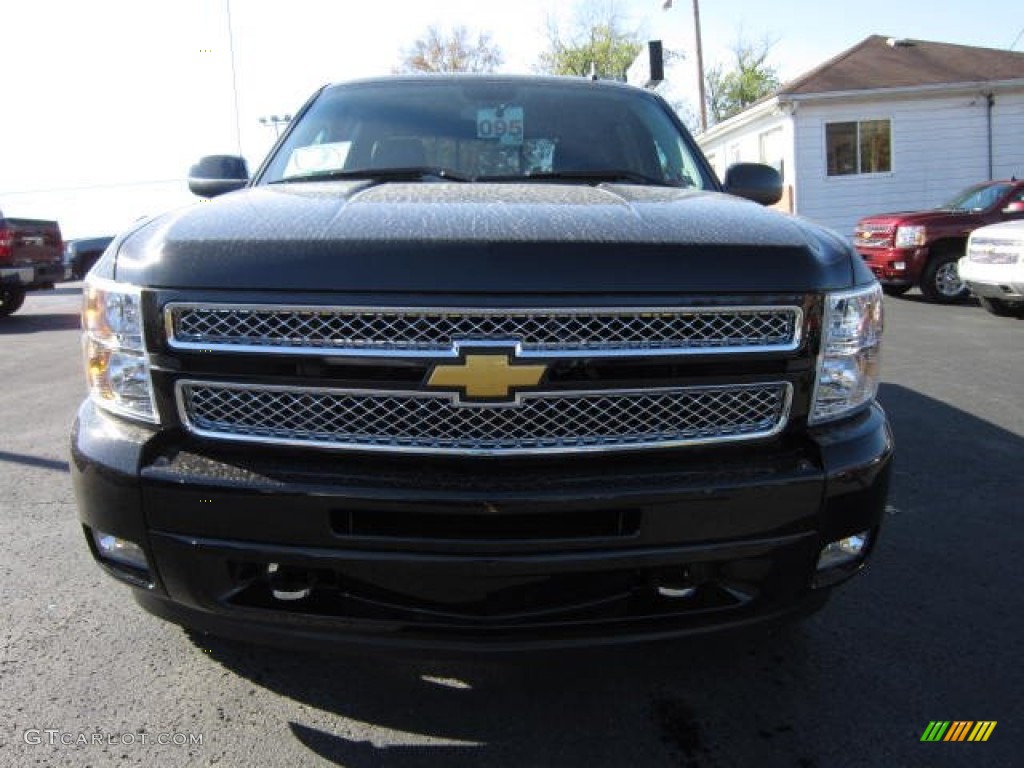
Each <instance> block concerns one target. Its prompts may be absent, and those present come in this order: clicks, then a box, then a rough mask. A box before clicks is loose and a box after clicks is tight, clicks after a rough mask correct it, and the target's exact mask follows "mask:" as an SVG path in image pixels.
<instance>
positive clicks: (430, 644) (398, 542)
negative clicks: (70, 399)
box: [72, 403, 893, 650]
mask: <svg viewBox="0 0 1024 768" xmlns="http://www.w3.org/2000/svg"><path fill="white" fill-rule="evenodd" d="M892 450H893V445H892V438H891V434H890V432H889V428H888V424H887V422H886V419H885V415H884V413H883V412H882V410H881V409H880V408H879V407H877V406H873V407H871V408H870V409H869V410H867V411H865V412H863V413H862V414H860V415H858V416H856V417H854V418H851V419H849V420H847V421H845V422H841V423H838V424H833V425H829V426H828V427H822V428H819V429H817V430H814V431H812V432H811V435H810V438H809V439H807V440H806V441H805V442H803V443H801V444H799V445H792V444H783V441H775V442H773V443H770V444H765V445H763V446H761V447H760V448H755V447H750V446H747V447H743V448H737V447H729V448H715V449H701V450H678V451H674V450H664V451H650V452H644V453H642V454H638V455H635V456H622V455H620V456H618V457H610V456H609V457H587V458H584V457H572V458H565V459H554V460H553V459H550V458H548V459H545V460H544V461H542V462H541V461H536V460H525V459H524V460H519V461H512V460H509V459H503V460H490V459H477V460H467V459H461V460H459V461H453V460H440V459H403V460H398V459H395V460H389V459H383V460H382V459H381V458H379V457H378V458H374V459H372V460H371V459H368V458H367V457H361V456H355V455H346V454H340V453H339V454H324V453H319V452H315V451H308V452H306V451H292V452H282V451H280V450H278V451H273V452H272V451H262V450H260V449H259V448H258V447H257V448H249V449H246V450H244V451H242V450H239V449H234V448H226V447H223V446H219V445H213V444H207V445H205V446H204V445H203V444H201V443H196V442H191V441H188V440H186V439H185V438H183V437H181V436H180V435H176V434H173V433H169V432H164V433H158V432H155V431H153V430H151V429H148V428H145V427H142V426H136V425H131V424H127V423H125V422H123V421H121V420H119V419H115V418H112V417H110V416H107V415H105V414H104V413H102V412H100V411H98V410H97V409H96V408H95V407H94V406H93V405H92V404H91V403H86V404H84V405H83V406H82V408H81V410H80V412H79V417H78V420H77V422H76V425H75V430H74V434H73V438H72V458H73V461H72V476H73V480H74V485H75V492H76V496H77V499H78V505H79V512H80V517H81V519H82V522H83V524H84V526H85V528H86V533H87V536H88V538H89V540H90V542H91V541H92V537H91V535H90V532H91V531H93V530H99V531H103V532H105V533H108V534H113V535H115V536H118V537H123V538H125V539H128V540H130V541H133V542H137V543H138V544H140V545H141V546H142V548H143V549H144V551H145V553H146V558H147V560H148V563H149V570H148V573H140V572H132V569H124V568H121V567H119V566H117V565H116V564H112V563H109V562H106V561H103V560H100V563H101V565H103V566H104V567H105V568H106V569H107V570H108V571H110V572H111V573H112V574H113V575H115V576H118V577H120V578H122V580H126V581H128V582H129V583H132V584H133V585H134V586H135V587H136V594H137V597H138V598H139V600H140V602H141V603H142V604H143V606H144V607H146V608H147V609H148V610H150V611H151V612H153V613H156V614H158V615H161V616H163V617H165V618H168V619H171V620H173V621H176V622H178V623H181V624H183V625H186V626H190V627H194V628H196V629H199V630H202V631H211V632H214V633H218V634H226V635H233V636H237V637H241V638H244V639H248V640H253V641H257V642H265V643H273V644H284V645H289V646H306V647H323V646H337V645H345V644H355V645H364V646H365V645H375V646H403V647H421V648H433V649H441V648H447V649H459V650H464V649H476V650H480V649H483V650H505V649H523V648H548V647H557V646H566V645H577V644H594V643H606V642H616V641H625V640H639V639H653V638H662V637H670V636H677V635H684V634H691V633H697V632H705V631H709V630H714V629H723V628H727V627H736V626H742V625H747V624H752V623H757V622H761V621H765V620H770V619H774V618H776V617H779V616H782V615H785V614H789V613H793V612H796V611H801V610H806V609H809V608H813V607H815V606H817V605H818V604H820V603H821V602H822V601H823V600H824V597H825V595H826V593H827V588H826V587H822V588H820V589H815V588H814V587H813V585H814V583H815V577H816V564H817V561H818V555H819V552H820V551H821V548H822V547H823V546H824V545H825V544H826V543H828V542H831V541H835V540H837V539H840V538H844V537H846V536H850V535H852V534H855V533H858V532H861V531H866V530H867V531H873V532H877V530H878V527H879V525H880V522H881V518H882V514H883V510H884V505H885V497H886V491H887V485H888V479H889V471H890V464H891V458H892ZM93 552H94V554H96V549H95V546H94V545H93ZM861 564H862V563H860V562H858V563H857V564H856V566H855V567H852V568H850V569H849V571H848V572H846V573H841V574H839V577H840V578H830V579H827V580H826V581H828V583H831V582H833V581H838V580H841V577H844V576H846V575H848V573H849V572H852V571H854V570H856V568H857V567H859V566H860V565H861ZM818 575H819V576H820V573H819V574H818ZM834 576H835V574H833V577H834ZM275 594H276V595H277V596H275ZM297 595H298V596H299V599H286V597H282V596H287V597H292V598H294V597H296V596H297Z"/></svg>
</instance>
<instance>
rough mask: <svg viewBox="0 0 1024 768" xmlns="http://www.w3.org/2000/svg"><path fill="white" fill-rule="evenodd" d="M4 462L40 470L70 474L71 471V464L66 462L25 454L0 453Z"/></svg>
mask: <svg viewBox="0 0 1024 768" xmlns="http://www.w3.org/2000/svg"><path fill="white" fill-rule="evenodd" d="M3 462H8V463H13V464H24V465H26V466H29V467H39V468H40V469H55V470H57V471H58V472H68V471H69V470H70V469H71V466H70V464H68V462H66V461H57V460H55V459H43V458H40V457H39V456H28V455H26V454H24V453H11V452H10V451H0V463H3Z"/></svg>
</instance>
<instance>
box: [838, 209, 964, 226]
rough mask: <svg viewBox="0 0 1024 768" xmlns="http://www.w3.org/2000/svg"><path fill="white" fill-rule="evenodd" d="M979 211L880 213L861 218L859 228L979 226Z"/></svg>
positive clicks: (938, 210) (934, 210)
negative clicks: (866, 226)
mask: <svg viewBox="0 0 1024 768" xmlns="http://www.w3.org/2000/svg"><path fill="white" fill-rule="evenodd" d="M978 215H979V214H978V213H971V212H966V211H944V210H940V209H938V208H936V209H933V210H930V211H901V212H897V213H880V214H878V215H876V216H867V217H865V218H863V219H861V220H860V223H859V224H858V228H859V227H862V226H864V225H871V226H872V227H876V228H879V229H881V228H882V227H884V228H886V229H889V230H893V229H896V227H904V226H915V225H916V226H931V227H936V226H941V227H942V228H944V229H945V228H947V227H956V226H957V225H959V224H970V225H971V226H977V223H978Z"/></svg>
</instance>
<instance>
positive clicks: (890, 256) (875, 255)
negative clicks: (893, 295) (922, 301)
mask: <svg viewBox="0 0 1024 768" xmlns="http://www.w3.org/2000/svg"><path fill="white" fill-rule="evenodd" d="M857 252H858V253H859V254H860V255H861V258H863V259H864V263H865V264H866V265H867V267H868V269H870V270H871V272H872V274H874V276H875V279H876V280H878V282H880V283H881V284H882V285H887V286H893V287H897V286H898V287H907V286H914V285H916V284H917V281H918V280H919V279H920V276H921V272H922V270H923V269H924V265H925V264H926V263H927V262H928V247H927V246H923V247H921V248H860V247H858V248H857ZM899 265H902V266H899Z"/></svg>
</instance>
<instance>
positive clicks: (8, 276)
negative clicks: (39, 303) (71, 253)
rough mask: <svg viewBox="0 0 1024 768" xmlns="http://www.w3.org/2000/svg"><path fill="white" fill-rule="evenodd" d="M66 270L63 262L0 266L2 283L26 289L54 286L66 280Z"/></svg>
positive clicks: (0, 281)
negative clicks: (25, 265)
mask: <svg viewBox="0 0 1024 768" xmlns="http://www.w3.org/2000/svg"><path fill="white" fill-rule="evenodd" d="M65 274H66V270H65V268H64V265H63V264H61V263H55V264H38V265H34V266H27V267H0V283H2V284H3V285H6V286H18V287H20V288H24V289H25V290H33V289H36V288H52V287H53V284H54V283H59V282H61V281H62V280H64V278H65Z"/></svg>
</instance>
